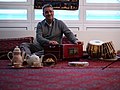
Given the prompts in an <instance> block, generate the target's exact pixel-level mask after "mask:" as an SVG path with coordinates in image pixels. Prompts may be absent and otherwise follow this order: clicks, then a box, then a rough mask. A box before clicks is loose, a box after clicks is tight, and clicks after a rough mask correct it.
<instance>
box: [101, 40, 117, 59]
mask: <svg viewBox="0 0 120 90" xmlns="http://www.w3.org/2000/svg"><path fill="white" fill-rule="evenodd" d="M115 57H116V52H115V49H114V45H113V43H112V41H110V42H106V43H103V44H102V58H103V59H112V58H115Z"/></svg>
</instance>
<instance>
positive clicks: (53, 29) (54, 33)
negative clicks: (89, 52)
mask: <svg viewBox="0 0 120 90" xmlns="http://www.w3.org/2000/svg"><path fill="white" fill-rule="evenodd" d="M63 34H64V35H65V36H66V37H67V38H68V39H69V40H70V41H71V42H72V43H75V41H76V40H78V39H77V38H76V37H75V35H74V34H73V33H72V32H71V31H70V29H69V28H68V27H67V26H66V25H65V24H64V22H63V21H61V20H58V19H54V21H53V23H52V24H51V26H50V25H48V24H47V22H46V20H45V19H44V20H43V21H41V22H39V23H38V25H37V30H36V40H37V42H39V44H40V45H41V46H43V45H45V44H48V43H49V40H54V41H57V42H58V43H59V44H61V42H62V36H63Z"/></svg>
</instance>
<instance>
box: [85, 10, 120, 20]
mask: <svg viewBox="0 0 120 90" xmlns="http://www.w3.org/2000/svg"><path fill="white" fill-rule="evenodd" d="M86 20H116V21H118V20H119V21H120V10H86Z"/></svg>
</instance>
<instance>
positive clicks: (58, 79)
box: [0, 60, 120, 90]
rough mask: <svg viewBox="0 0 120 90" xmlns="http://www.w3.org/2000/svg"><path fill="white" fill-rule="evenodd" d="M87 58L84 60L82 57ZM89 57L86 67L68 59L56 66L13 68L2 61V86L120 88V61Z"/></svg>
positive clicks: (17, 89)
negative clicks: (70, 62)
mask: <svg viewBox="0 0 120 90" xmlns="http://www.w3.org/2000/svg"><path fill="white" fill-rule="evenodd" d="M81 61H84V60H81ZM85 61H89V64H90V65H89V66H88V67H85V68H78V67H70V66H68V65H67V64H68V62H67V61H63V62H59V63H57V64H56V65H55V66H52V67H43V68H21V69H13V68H11V67H10V66H8V64H9V61H8V60H1V61H0V90H119V89H120V61H118V62H115V63H113V64H112V65H110V66H109V67H108V68H106V69H104V70H102V67H103V66H106V65H108V64H109V63H111V62H108V61H107V62H106V61H98V60H96V61H95V60H85Z"/></svg>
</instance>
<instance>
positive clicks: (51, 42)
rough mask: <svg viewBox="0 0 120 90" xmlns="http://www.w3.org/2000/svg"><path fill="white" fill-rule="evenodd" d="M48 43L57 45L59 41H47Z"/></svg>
mask: <svg viewBox="0 0 120 90" xmlns="http://www.w3.org/2000/svg"><path fill="white" fill-rule="evenodd" d="M49 44H51V45H57V44H59V43H58V42H57V41H49Z"/></svg>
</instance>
